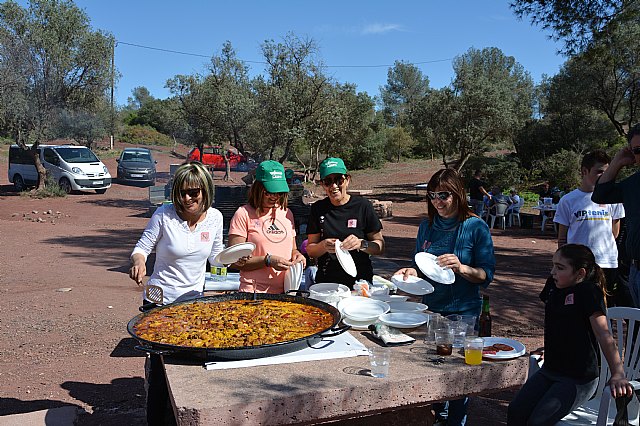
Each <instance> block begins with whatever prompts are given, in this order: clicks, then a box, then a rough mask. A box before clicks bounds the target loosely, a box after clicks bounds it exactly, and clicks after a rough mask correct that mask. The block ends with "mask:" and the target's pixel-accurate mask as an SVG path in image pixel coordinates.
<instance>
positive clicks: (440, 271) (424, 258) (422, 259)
mask: <svg viewBox="0 0 640 426" xmlns="http://www.w3.org/2000/svg"><path fill="white" fill-rule="evenodd" d="M436 259H437V257H436V256H434V255H432V254H431V253H425V252H420V253H416V256H415V261H416V265H418V268H420V270H421V271H422V273H423V274H425V275H426V276H427V277H429V278H431V279H432V280H434V281H435V282H438V283H440V284H453V283H454V281H455V280H456V275H455V274H454V273H453V271H452V270H451V269H449V268H442V267H441V266H440V265H438V262H437V261H436Z"/></svg>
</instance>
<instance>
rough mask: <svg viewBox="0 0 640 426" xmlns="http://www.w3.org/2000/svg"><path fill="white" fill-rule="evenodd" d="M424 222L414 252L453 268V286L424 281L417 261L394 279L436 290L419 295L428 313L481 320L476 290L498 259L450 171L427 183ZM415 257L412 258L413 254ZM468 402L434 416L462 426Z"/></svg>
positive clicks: (486, 281)
mask: <svg viewBox="0 0 640 426" xmlns="http://www.w3.org/2000/svg"><path fill="white" fill-rule="evenodd" d="M427 196H428V197H427V198H428V201H427V218H426V219H425V220H423V221H422V223H420V226H419V228H418V236H417V239H416V248H415V253H418V252H427V253H431V254H433V255H434V256H437V263H438V264H439V265H440V266H441V267H443V268H449V269H451V270H452V271H453V272H454V274H455V281H454V283H453V284H451V285H447V284H440V283H437V282H435V281H433V280H431V279H429V278H428V277H426V276H425V275H424V274H423V273H422V271H420V270H419V269H418V268H417V267H416V265H415V262H414V264H413V266H412V267H410V268H402V269H400V270H399V271H397V272H396V275H398V274H400V275H404V276H405V279H406V277H408V276H411V275H413V276H419V277H420V278H423V279H426V280H428V281H429V282H430V283H431V284H432V285H433V287H434V291H433V293H431V294H427V295H425V296H423V303H425V304H427V305H428V306H429V310H431V311H433V312H437V313H440V314H442V315H443V316H446V315H450V314H460V315H476V316H479V315H480V309H481V307H482V299H481V297H480V288H481V287H482V288H486V287H487V286H488V285H489V283H490V282H491V281H492V280H493V274H494V272H495V265H496V260H495V256H494V252H493V241H492V239H491V233H490V232H489V227H488V226H487V224H486V223H485V222H484V221H483V220H482V219H480V218H479V217H478V216H477V215H476V214H475V213H473V212H472V211H471V209H470V208H469V205H468V204H467V196H466V192H465V188H464V184H463V182H462V179H461V178H460V175H459V174H458V173H457V172H456V171H455V170H453V169H442V170H439V171H438V172H436V173H435V174H434V175H433V176H432V177H431V179H430V180H429V183H428V184H427ZM415 253H414V254H415ZM468 401H469V398H467V397H464V398H462V399H459V400H455V401H448V402H447V403H444V404H435V405H434V408H435V409H436V416H437V417H438V418H439V419H441V420H442V419H444V418H447V419H448V420H447V422H448V423H447V424H448V425H463V424H465V422H466V417H467V405H468Z"/></svg>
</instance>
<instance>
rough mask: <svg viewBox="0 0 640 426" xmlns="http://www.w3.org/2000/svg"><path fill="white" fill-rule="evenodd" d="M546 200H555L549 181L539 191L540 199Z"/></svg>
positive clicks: (543, 183)
mask: <svg viewBox="0 0 640 426" xmlns="http://www.w3.org/2000/svg"><path fill="white" fill-rule="evenodd" d="M545 198H553V194H552V193H551V188H550V186H549V182H547V181H545V182H542V185H540V190H539V191H538V199H539V200H540V201H543V200H544V199H545Z"/></svg>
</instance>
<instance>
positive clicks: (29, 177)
mask: <svg viewBox="0 0 640 426" xmlns="http://www.w3.org/2000/svg"><path fill="white" fill-rule="evenodd" d="M38 154H39V156H40V161H41V162H42V165H43V166H44V168H45V169H47V172H48V173H49V174H50V175H51V176H52V177H53V179H54V180H55V181H56V182H57V183H58V185H60V187H61V188H62V189H63V190H64V191H65V192H66V193H67V194H68V193H70V192H71V191H83V190H87V189H93V190H95V191H96V192H97V193H98V194H104V193H105V192H107V189H109V188H110V187H111V175H110V174H109V170H107V166H105V165H104V164H103V163H102V162H101V161H100V160H99V159H98V157H96V155H95V154H94V153H93V151H91V150H90V149H89V148H87V147H84V146H75V145H40V146H39V147H38ZM9 182H12V183H13V186H14V188H15V189H16V191H23V190H24V189H26V188H27V187H28V186H34V185H36V184H37V182H38V172H37V170H36V166H35V165H34V163H33V158H31V154H30V153H29V152H27V151H25V150H23V149H22V148H20V147H19V146H18V145H12V146H11V147H10V148H9Z"/></svg>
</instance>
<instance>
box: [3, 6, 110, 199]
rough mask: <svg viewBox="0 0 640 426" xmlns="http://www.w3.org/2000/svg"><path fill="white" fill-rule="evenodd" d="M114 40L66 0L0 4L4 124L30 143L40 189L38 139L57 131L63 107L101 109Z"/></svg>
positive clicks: (21, 140) (41, 174)
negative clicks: (21, 4) (96, 29)
mask: <svg viewBox="0 0 640 426" xmlns="http://www.w3.org/2000/svg"><path fill="white" fill-rule="evenodd" d="M113 42H114V40H113V37H111V36H110V35H107V34H106V33H103V32H101V31H93V30H92V29H91V27H90V22H89V18H88V16H87V15H86V14H85V12H84V11H82V10H81V9H80V8H78V7H77V6H76V5H75V4H74V3H73V2H72V1H70V0H37V1H36V0H33V1H30V2H29V4H28V6H27V7H26V8H23V7H21V6H20V5H19V4H18V3H16V2H14V1H12V0H9V1H6V2H4V3H2V4H0V105H1V107H0V108H1V110H0V116H1V118H2V126H3V127H4V129H5V130H6V131H7V132H8V133H10V134H12V135H13V138H14V140H15V141H16V143H17V144H18V145H20V146H21V147H22V149H25V150H27V149H29V151H30V154H31V155H32V156H33V158H34V161H35V163H36V168H37V170H38V189H40V188H43V187H44V185H45V181H46V180H45V177H46V170H45V169H44V167H43V166H42V164H41V162H40V160H39V158H38V156H37V147H38V145H39V144H40V143H42V142H43V141H46V140H47V139H48V138H51V137H53V136H55V129H56V124H57V123H59V122H60V117H61V114H62V113H63V111H78V112H81V111H82V112H86V113H91V112H95V111H96V109H99V107H100V105H101V101H102V100H103V99H104V98H105V95H106V92H107V89H108V88H109V86H110V84H111V81H112V72H113V70H112V69H111V66H110V60H111V52H112V46H113ZM27 144H32V145H31V147H30V148H28V147H27Z"/></svg>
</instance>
